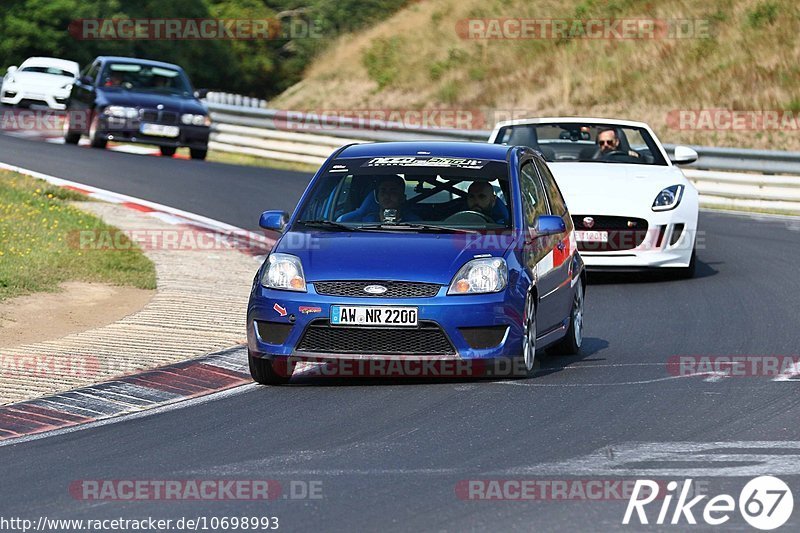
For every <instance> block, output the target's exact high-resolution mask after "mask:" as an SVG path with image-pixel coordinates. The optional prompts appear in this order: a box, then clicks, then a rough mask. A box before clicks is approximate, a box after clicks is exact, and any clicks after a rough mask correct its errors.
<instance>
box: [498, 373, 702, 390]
mask: <svg viewBox="0 0 800 533" xmlns="http://www.w3.org/2000/svg"><path fill="white" fill-rule="evenodd" d="M709 374H713V372H698V373H696V374H686V375H681V376H667V377H663V378H653V379H643V380H639V381H620V382H617V383H536V382H534V383H528V382H521V381H492V383H493V384H495V385H512V386H515V387H617V386H619V385H647V384H649V383H659V382H661V381H671V380H673V379H683V378H696V377H700V376H705V377H706V378H708V376H709ZM704 381H707V379H706V380H704Z"/></svg>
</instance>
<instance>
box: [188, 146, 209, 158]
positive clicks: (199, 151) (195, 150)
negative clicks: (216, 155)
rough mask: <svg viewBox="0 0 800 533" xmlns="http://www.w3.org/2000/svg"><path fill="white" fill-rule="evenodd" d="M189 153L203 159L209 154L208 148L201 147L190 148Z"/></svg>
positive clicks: (193, 156)
mask: <svg viewBox="0 0 800 533" xmlns="http://www.w3.org/2000/svg"><path fill="white" fill-rule="evenodd" d="M189 155H190V156H191V157H192V159H200V160H203V159H205V158H206V155H208V149H201V148H190V149H189Z"/></svg>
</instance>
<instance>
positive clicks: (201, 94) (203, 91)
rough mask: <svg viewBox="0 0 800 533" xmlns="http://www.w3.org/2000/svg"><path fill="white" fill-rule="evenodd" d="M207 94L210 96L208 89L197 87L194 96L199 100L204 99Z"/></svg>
mask: <svg viewBox="0 0 800 533" xmlns="http://www.w3.org/2000/svg"><path fill="white" fill-rule="evenodd" d="M206 96H208V89H197V90H196V91H195V92H194V97H195V98H197V99H199V100H202V99H203V98H205V97H206Z"/></svg>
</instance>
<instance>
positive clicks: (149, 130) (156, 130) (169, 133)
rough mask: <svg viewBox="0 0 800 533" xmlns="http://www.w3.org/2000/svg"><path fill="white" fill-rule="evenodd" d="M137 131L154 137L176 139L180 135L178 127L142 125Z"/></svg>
mask: <svg viewBox="0 0 800 533" xmlns="http://www.w3.org/2000/svg"><path fill="white" fill-rule="evenodd" d="M139 131H141V132H142V133H143V134H145V135H152V136H154V137H177V136H178V135H180V134H181V129H180V128H179V127H178V126H164V125H163V124H147V123H144V124H142V125H140V126H139Z"/></svg>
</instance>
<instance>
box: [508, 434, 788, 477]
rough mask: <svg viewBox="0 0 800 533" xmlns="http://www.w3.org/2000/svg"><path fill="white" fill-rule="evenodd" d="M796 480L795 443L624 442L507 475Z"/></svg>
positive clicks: (521, 468)
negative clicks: (784, 478) (754, 477)
mask: <svg viewBox="0 0 800 533" xmlns="http://www.w3.org/2000/svg"><path fill="white" fill-rule="evenodd" d="M767 472H768V473H769V474H770V475H777V476H780V475H784V476H793V475H800V442H799V441H730V442H645V443H638V442H626V443H622V444H619V445H612V446H607V447H605V448H601V449H599V450H595V451H593V452H591V453H589V454H586V455H583V456H579V457H573V458H571V459H567V460H565V461H558V462H554V463H549V464H538V465H531V466H526V467H517V468H513V469H510V470H508V471H506V472H504V473H505V474H509V475H536V476H538V475H565V476H584V475H608V476H622V477H624V476H632V477H639V476H650V477H698V476H707V477H740V476H741V477H752V476H759V475H763V474H765V473H767Z"/></svg>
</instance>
